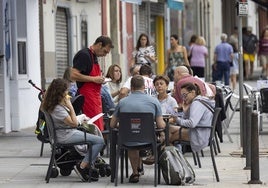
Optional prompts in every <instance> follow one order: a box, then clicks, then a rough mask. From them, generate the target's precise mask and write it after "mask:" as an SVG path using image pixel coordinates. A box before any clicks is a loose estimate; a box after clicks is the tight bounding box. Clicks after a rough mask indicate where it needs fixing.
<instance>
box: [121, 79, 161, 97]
mask: <svg viewBox="0 0 268 188" xmlns="http://www.w3.org/2000/svg"><path fill="white" fill-rule="evenodd" d="M142 77H143V79H144V85H145V90H144V92H145V93H146V94H148V95H151V96H154V95H156V90H155V87H154V83H153V79H152V78H149V77H147V76H142ZM131 79H132V76H131V77H129V78H128V79H127V81H126V82H125V83H124V85H123V87H122V88H128V90H129V91H130V90H131V87H130V85H131V83H130V82H131Z"/></svg>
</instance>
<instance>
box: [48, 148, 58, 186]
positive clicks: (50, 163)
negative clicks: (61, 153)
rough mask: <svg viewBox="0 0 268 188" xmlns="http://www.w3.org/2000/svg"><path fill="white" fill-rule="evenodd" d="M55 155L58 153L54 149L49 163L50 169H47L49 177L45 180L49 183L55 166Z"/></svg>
mask: <svg viewBox="0 0 268 188" xmlns="http://www.w3.org/2000/svg"><path fill="white" fill-rule="evenodd" d="M55 153H56V149H54V148H52V153H51V157H50V161H49V165H48V169H47V175H46V179H45V180H46V182H47V183H49V179H50V177H51V173H52V168H53V166H54V160H55Z"/></svg>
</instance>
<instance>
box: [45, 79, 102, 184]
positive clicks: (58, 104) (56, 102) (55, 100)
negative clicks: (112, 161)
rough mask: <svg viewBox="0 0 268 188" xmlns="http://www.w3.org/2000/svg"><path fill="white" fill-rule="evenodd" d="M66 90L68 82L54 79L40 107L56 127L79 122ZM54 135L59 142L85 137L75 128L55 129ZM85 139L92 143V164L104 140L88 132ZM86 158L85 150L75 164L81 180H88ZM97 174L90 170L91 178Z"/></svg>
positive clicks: (75, 124) (74, 125)
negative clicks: (83, 155)
mask: <svg viewBox="0 0 268 188" xmlns="http://www.w3.org/2000/svg"><path fill="white" fill-rule="evenodd" d="M68 92H69V82H68V81H67V80H65V79H61V78H57V79H54V80H53V81H52V83H51V84H50V86H49V87H48V89H47V90H46V93H45V97H44V100H43V102H42V109H43V110H45V111H47V112H48V113H50V114H51V116H52V119H53V121H54V123H55V127H56V128H64V127H66V128H67V127H74V128H75V127H77V126H78V124H79V122H78V120H77V117H76V115H75V112H74V109H73V106H72V103H71V101H70V96H69V95H68ZM56 135H57V139H58V141H59V142H60V143H72V142H79V141H84V138H85V137H84V132H82V131H79V130H77V129H57V130H56ZM86 139H87V141H89V142H90V143H91V144H92V164H93V163H94V161H95V160H96V157H97V156H98V154H99V152H100V151H101V149H102V148H103V146H104V140H103V138H102V137H99V136H96V135H92V134H88V133H87V135H86ZM88 158H89V152H87V154H86V155H85V157H84V158H83V160H82V161H81V163H79V164H77V165H76V166H75V171H76V173H77V174H78V176H79V177H80V178H81V179H82V180H83V181H87V180H88V178H89V177H88V175H87V173H88V170H86V168H87V167H89V165H92V164H89V161H88ZM98 176H99V174H98V173H97V174H96V171H93V172H92V180H98V179H97V178H98Z"/></svg>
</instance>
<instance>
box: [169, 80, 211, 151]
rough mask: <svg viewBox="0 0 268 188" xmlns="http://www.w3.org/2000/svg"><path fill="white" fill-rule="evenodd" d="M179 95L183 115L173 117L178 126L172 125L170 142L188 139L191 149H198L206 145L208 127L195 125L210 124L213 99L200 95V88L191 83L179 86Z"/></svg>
mask: <svg viewBox="0 0 268 188" xmlns="http://www.w3.org/2000/svg"><path fill="white" fill-rule="evenodd" d="M180 95H181V97H182V99H183V111H184V115H183V117H175V120H176V123H177V124H178V125H179V126H174V129H173V132H172V133H171V135H170V142H171V143H173V142H174V141H180V140H182V141H190V145H191V148H192V150H193V151H197V152H198V151H200V150H202V149H203V148H205V147H206V146H208V141H209V136H210V131H211V129H210V128H196V126H200V127H202V126H206V127H207V126H211V121H212V117H213V113H212V112H211V111H210V109H209V108H208V107H206V106H205V104H203V103H206V104H207V105H209V106H210V107H211V108H214V107H215V101H214V100H211V99H209V98H207V97H205V96H201V95H200V89H199V88H198V86H197V85H195V84H193V83H185V84H183V85H182V86H181V92H180Z"/></svg>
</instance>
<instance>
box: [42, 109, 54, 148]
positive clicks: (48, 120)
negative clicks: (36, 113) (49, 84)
mask: <svg viewBox="0 0 268 188" xmlns="http://www.w3.org/2000/svg"><path fill="white" fill-rule="evenodd" d="M43 113H44V115H45V119H46V126H47V131H48V136H49V142H50V144H51V145H53V144H55V143H57V140H56V130H55V126H54V121H53V119H52V116H51V115H50V114H49V113H48V112H46V111H44V110H43Z"/></svg>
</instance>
